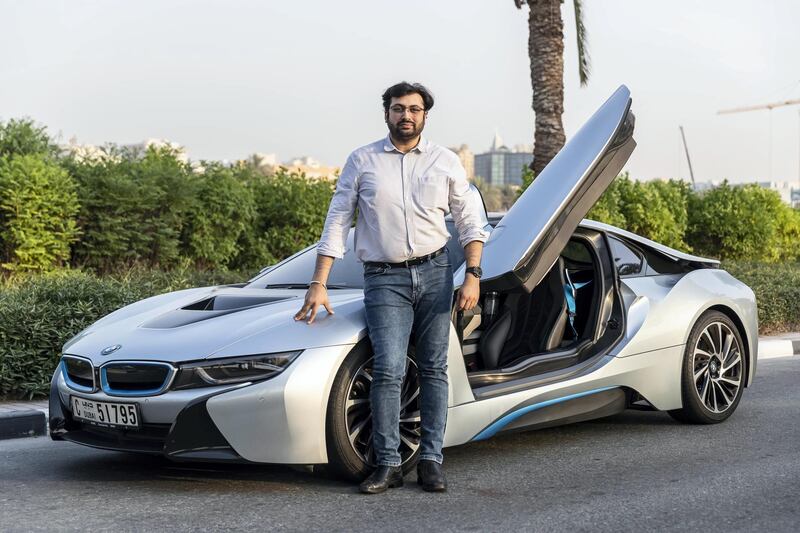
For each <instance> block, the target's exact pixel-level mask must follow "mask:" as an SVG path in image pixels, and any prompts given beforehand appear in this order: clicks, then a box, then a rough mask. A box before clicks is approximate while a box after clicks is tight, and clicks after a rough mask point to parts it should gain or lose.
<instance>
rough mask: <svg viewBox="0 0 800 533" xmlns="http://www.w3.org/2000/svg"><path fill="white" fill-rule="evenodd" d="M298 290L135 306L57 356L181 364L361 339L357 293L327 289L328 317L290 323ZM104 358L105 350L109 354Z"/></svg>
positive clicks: (202, 291)
mask: <svg viewBox="0 0 800 533" xmlns="http://www.w3.org/2000/svg"><path fill="white" fill-rule="evenodd" d="M305 293H306V291H305V289H302V290H299V289H243V288H234V287H204V288H199V289H189V290H185V291H177V292H171V293H167V294H162V295H160V296H155V297H152V298H148V299H146V300H141V301H139V302H136V303H134V304H131V305H129V306H127V307H123V308H122V309H119V310H117V311H115V312H113V313H111V314H109V315H107V316H106V317H104V318H102V319H100V320H98V321H97V322H95V323H94V324H92V325H91V326H90V327H88V328H87V329H85V330H84V331H82V332H81V333H79V334H78V335H76V336H75V337H73V338H72V339H71V340H70V341H68V342H67V343H66V344H65V345H64V348H63V350H62V352H63V353H69V354H73V355H80V356H84V357H88V358H90V359H92V361H93V362H95V363H99V364H102V363H103V362H107V361H120V360H132V359H134V360H152V361H169V362H180V361H190V360H200V359H207V358H217V357H231V356H237V355H249V354H258V353H271V352H281V351H288V350H299V349H305V348H314V347H321V346H332V345H337V344H350V343H355V342H357V341H358V339H359V338H360V337H361V336H363V331H364V330H365V328H366V324H365V321H364V307H363V297H364V293H363V291H362V290H360V289H347V290H339V289H336V290H331V291H330V293H329V298H330V303H331V306H332V308H333V311H334V314H333V315H330V316H329V315H328V313H327V311H325V309H324V308H323V307H320V308H319V309H318V312H317V316H316V318H315V320H314V323H312V324H307V323H306V322H305V321H295V320H294V315H295V313H297V312H298V311H299V310H300V308H301V307H302V305H303V301H304V297H305ZM117 345H119V348H117V349H116V350H114V351H113V352H112V353H110V354H109V355H101V352H102V351H103V350H105V349H106V348H110V347H115V346H117Z"/></svg>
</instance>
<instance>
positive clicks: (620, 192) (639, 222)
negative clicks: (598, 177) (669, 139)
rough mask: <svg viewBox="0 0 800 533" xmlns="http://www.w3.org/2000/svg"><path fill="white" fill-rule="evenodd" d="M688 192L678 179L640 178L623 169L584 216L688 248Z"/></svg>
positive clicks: (676, 246)
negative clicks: (639, 179) (685, 239)
mask: <svg viewBox="0 0 800 533" xmlns="http://www.w3.org/2000/svg"><path fill="white" fill-rule="evenodd" d="M690 194H691V193H690V189H689V186H688V185H687V184H686V183H684V182H681V181H676V180H670V181H667V182H664V181H658V180H654V181H649V182H642V181H636V180H632V179H631V178H630V176H629V175H628V174H627V173H624V174H621V175H619V176H617V178H616V179H615V180H614V181H613V182H612V183H611V185H610V186H609V187H608V189H607V190H606V192H605V193H604V194H603V195H602V196H601V197H600V200H598V202H597V203H596V204H595V206H594V207H593V208H592V209H591V211H590V212H589V214H588V215H587V217H588V218H591V219H593V220H597V221H599V222H605V223H607V224H612V225H614V226H617V227H620V228H623V229H626V230H628V231H632V232H633V233H636V234H638V235H641V236H643V237H647V238H648V239H652V240H654V241H658V242H660V243H662V244H665V245H667V246H671V247H673V248H677V249H681V250H689V246H688V245H687V244H686V242H685V241H684V233H685V232H686V227H687V222H688V216H687V213H686V210H687V204H688V198H689V196H690Z"/></svg>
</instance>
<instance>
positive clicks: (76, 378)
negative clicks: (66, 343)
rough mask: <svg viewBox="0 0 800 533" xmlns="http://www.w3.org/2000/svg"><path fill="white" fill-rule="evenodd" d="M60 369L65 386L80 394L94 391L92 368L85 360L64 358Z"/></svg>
mask: <svg viewBox="0 0 800 533" xmlns="http://www.w3.org/2000/svg"><path fill="white" fill-rule="evenodd" d="M61 365H62V366H61V368H62V372H63V374H64V378H65V380H66V382H67V384H68V385H69V386H70V387H71V388H73V389H76V390H79V391H82V392H92V391H94V367H93V366H92V363H91V362H90V361H88V360H86V359H80V358H78V357H70V356H64V357H63V358H62V359H61Z"/></svg>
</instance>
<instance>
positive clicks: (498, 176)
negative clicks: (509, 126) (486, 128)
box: [475, 133, 533, 187]
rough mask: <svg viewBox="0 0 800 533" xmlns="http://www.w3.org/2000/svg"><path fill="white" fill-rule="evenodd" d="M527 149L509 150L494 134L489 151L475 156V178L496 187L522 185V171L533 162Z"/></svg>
mask: <svg viewBox="0 0 800 533" xmlns="http://www.w3.org/2000/svg"><path fill="white" fill-rule="evenodd" d="M527 148H528V147H527V146H525V145H517V146H515V147H514V150H511V149H510V148H509V147H508V146H506V145H505V144H503V140H502V139H501V138H500V135H498V134H497V133H495V135H494V140H493V141H492V146H491V147H490V148H489V151H488V152H486V153H483V154H477V155H476V156H475V176H479V177H480V178H482V179H483V180H484V181H485V182H486V183H488V184H489V185H493V186H497V187H502V186H503V185H522V173H523V170H524V169H525V167H527V166H528V165H530V164H531V161H533V154H532V153H531V152H532V151H531V150H528V149H527Z"/></svg>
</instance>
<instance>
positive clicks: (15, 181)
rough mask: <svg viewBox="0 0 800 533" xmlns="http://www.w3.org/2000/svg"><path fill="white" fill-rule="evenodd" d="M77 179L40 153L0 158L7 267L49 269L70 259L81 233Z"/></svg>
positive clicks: (0, 252)
mask: <svg viewBox="0 0 800 533" xmlns="http://www.w3.org/2000/svg"><path fill="white" fill-rule="evenodd" d="M77 211H78V197H77V194H76V192H75V183H74V182H73V181H72V179H71V178H70V177H69V175H68V174H67V173H66V172H65V171H64V170H63V169H62V168H60V167H59V166H58V165H57V164H56V163H54V162H52V161H50V160H48V159H44V158H43V156H41V155H35V154H30V155H16V156H13V157H10V156H4V157H2V158H0V261H2V267H3V268H6V269H8V270H16V271H24V270H48V269H52V268H53V267H56V266H59V265H61V264H62V263H64V262H66V261H67V260H68V259H69V253H70V250H69V247H70V244H71V243H72V242H74V241H75V240H76V239H77V237H78V230H77V227H76V223H75V215H76V213H77Z"/></svg>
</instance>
